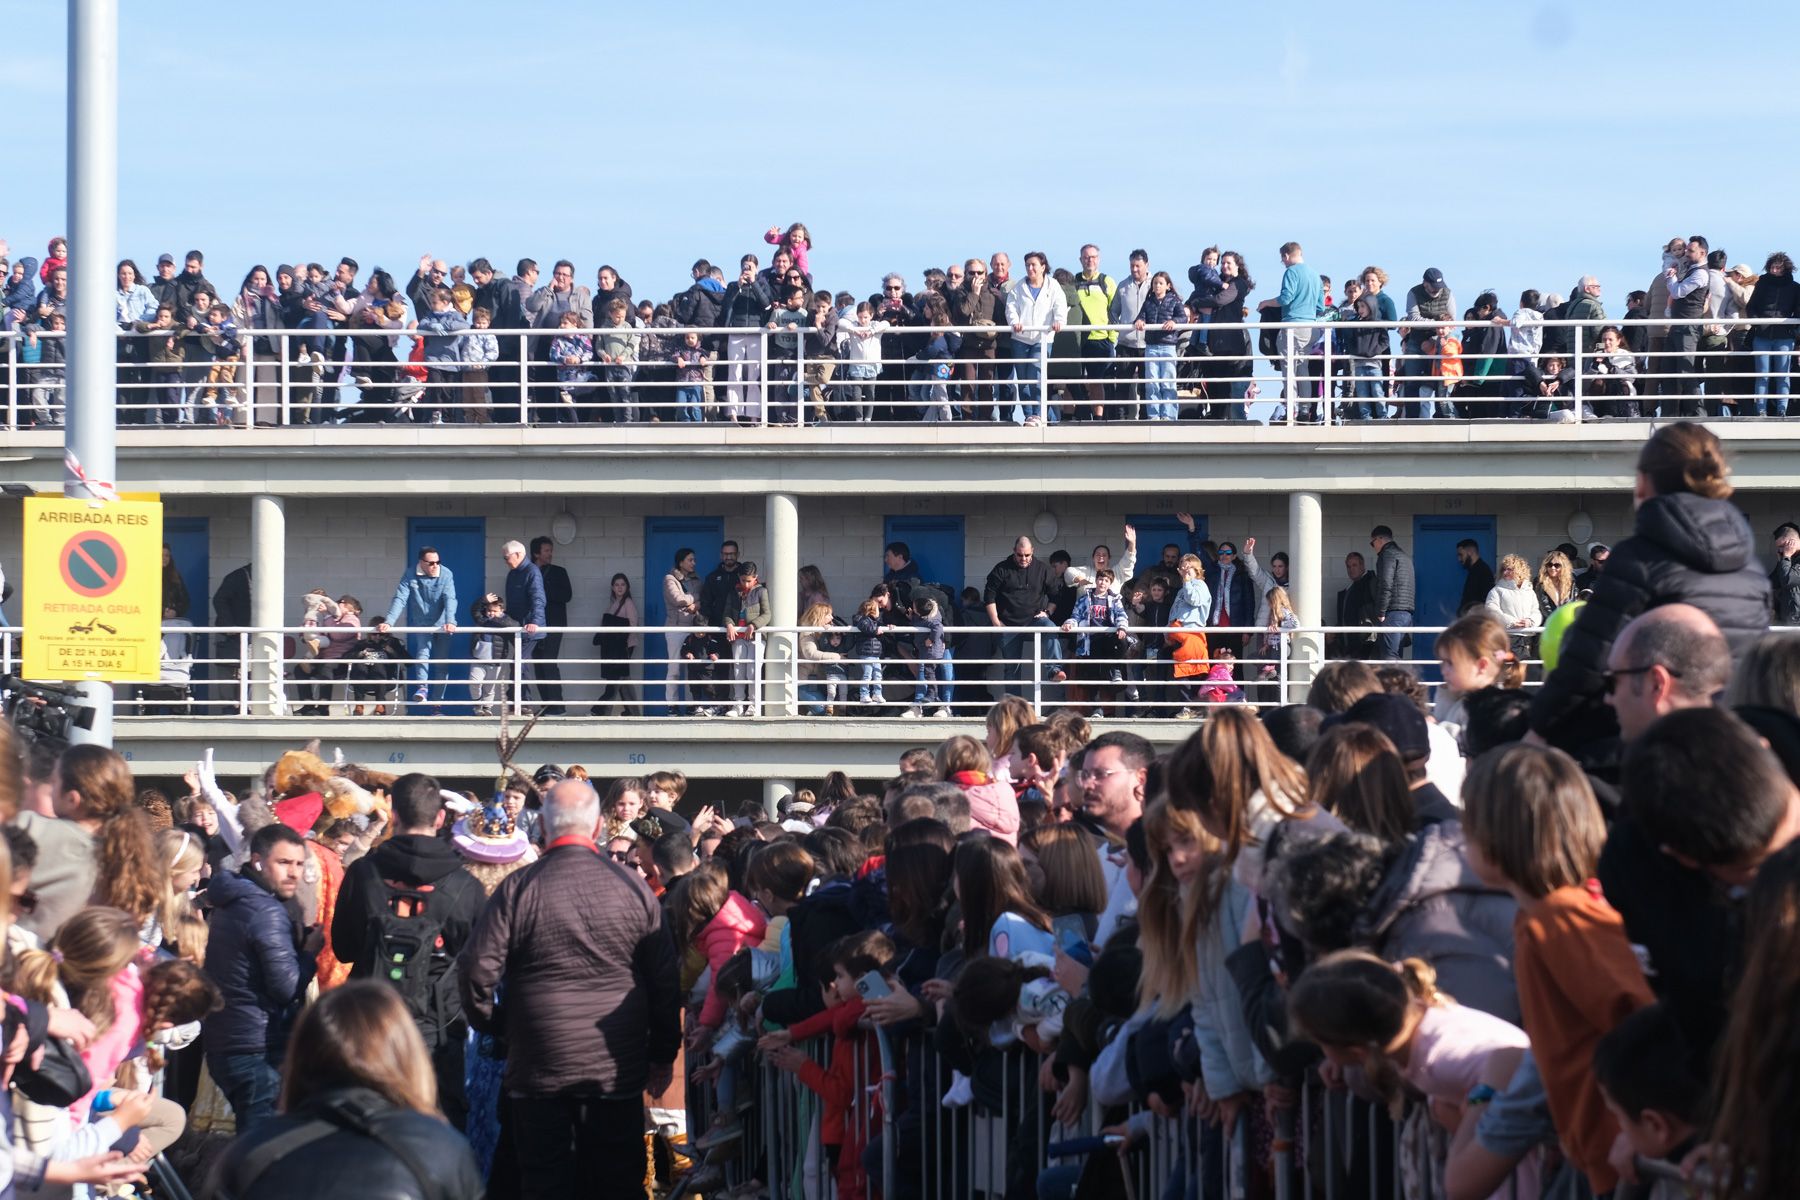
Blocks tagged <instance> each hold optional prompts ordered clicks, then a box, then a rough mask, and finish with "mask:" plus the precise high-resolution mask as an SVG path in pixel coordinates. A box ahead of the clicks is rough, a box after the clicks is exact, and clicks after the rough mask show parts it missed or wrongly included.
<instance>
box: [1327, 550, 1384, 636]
mask: <svg viewBox="0 0 1800 1200" xmlns="http://www.w3.org/2000/svg"><path fill="white" fill-rule="evenodd" d="M1344 574H1346V575H1348V576H1349V577H1350V586H1349V587H1346V588H1344V589H1343V590H1341V591H1339V592H1338V594H1337V624H1339V625H1343V626H1351V625H1361V624H1363V622H1365V621H1367V620H1369V619H1371V618H1370V612H1371V608H1370V606H1371V605H1373V604H1374V603H1375V576H1373V575H1371V574H1369V568H1368V565H1367V563H1366V561H1365V560H1364V559H1363V556H1362V552H1361V551H1358V550H1352V551H1351V552H1350V553H1348V554H1346V555H1344ZM1332 636H1333V637H1334V638H1336V639H1337V650H1336V651H1334V654H1335V655H1336V656H1337V657H1340V658H1367V657H1369V651H1370V649H1371V647H1372V644H1373V643H1372V641H1371V639H1370V637H1369V636H1367V635H1364V634H1360V633H1339V634H1333V635H1332Z"/></svg>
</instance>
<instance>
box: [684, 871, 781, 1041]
mask: <svg viewBox="0 0 1800 1200" xmlns="http://www.w3.org/2000/svg"><path fill="white" fill-rule="evenodd" d="M768 927H769V921H768V918H767V917H765V916H763V915H762V913H761V911H759V910H758V909H757V907H756V905H754V904H752V903H751V902H750V901H749V900H748V899H746V898H745V897H744V895H743V894H742V893H740V892H732V893H731V894H730V895H728V896H726V897H725V903H724V905H723V906H722V907H721V908H720V909H719V911H718V912H717V913H714V914H713V919H712V920H710V921H708V922H707V923H706V924H705V925H704V926H702V927H701V929H700V932H699V933H697V934H695V935H694V947H695V949H697V950H699V951H700V953H701V954H703V955H705V956H706V965H707V966H709V967H711V968H712V976H711V978H710V980H709V981H708V982H707V985H706V1001H705V1003H704V1004H702V1005H701V1006H700V1024H702V1025H705V1026H707V1027H708V1028H710V1029H717V1028H718V1027H719V1026H720V1025H723V1024H724V1023H725V998H724V997H723V996H721V995H719V972H720V971H722V970H724V969H725V964H726V962H727V961H728V960H729V959H730V958H731V956H732V955H733V954H736V953H737V952H738V951H739V950H743V949H745V948H746V947H750V946H756V945H759V944H761V942H762V940H763V933H764V931H766V930H767V929H768ZM680 949H682V950H686V949H687V947H685V946H683V947H680Z"/></svg>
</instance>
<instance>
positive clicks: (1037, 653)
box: [1031, 625, 1044, 712]
mask: <svg viewBox="0 0 1800 1200" xmlns="http://www.w3.org/2000/svg"><path fill="white" fill-rule="evenodd" d="M1031 707H1032V708H1034V709H1036V710H1038V711H1039V712H1042V711H1043V710H1044V628H1043V626H1041V625H1033V626H1032V627H1031Z"/></svg>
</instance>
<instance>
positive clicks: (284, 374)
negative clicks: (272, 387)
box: [276, 332, 294, 425]
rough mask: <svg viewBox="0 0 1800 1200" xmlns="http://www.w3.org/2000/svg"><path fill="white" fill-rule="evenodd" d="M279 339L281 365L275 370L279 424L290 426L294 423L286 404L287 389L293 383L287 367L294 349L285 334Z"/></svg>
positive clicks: (290, 372)
mask: <svg viewBox="0 0 1800 1200" xmlns="http://www.w3.org/2000/svg"><path fill="white" fill-rule="evenodd" d="M280 339H281V365H280V366H279V367H277V368H276V372H277V383H276V386H277V387H279V388H280V389H281V398H280V400H279V403H280V405H281V418H280V422H279V423H280V424H282V425H291V424H293V421H294V414H293V406H292V405H291V404H289V402H288V388H289V386H290V385H291V384H292V383H293V372H292V371H290V370H289V369H288V365H289V362H290V358H291V356H292V354H293V352H294V347H293V346H292V345H290V344H289V342H288V335H287V334H286V333H285V332H284V333H282V334H281V335H280Z"/></svg>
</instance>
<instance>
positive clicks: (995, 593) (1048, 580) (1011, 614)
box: [981, 534, 1056, 696]
mask: <svg viewBox="0 0 1800 1200" xmlns="http://www.w3.org/2000/svg"><path fill="white" fill-rule="evenodd" d="M1055 582H1056V581H1055V579H1054V578H1053V573H1052V572H1051V570H1050V564H1049V563H1047V562H1046V561H1044V560H1043V559H1041V558H1039V557H1037V547H1035V546H1034V545H1032V542H1031V539H1030V538H1029V537H1026V536H1025V535H1024V534H1020V535H1019V537H1018V539H1017V540H1016V541H1014V542H1013V552H1012V554H1011V555H1010V556H1008V557H1006V558H1003V559H1001V560H1000V561H999V562H997V563H995V564H994V569H993V570H991V571H989V572H988V577H987V586H986V587H984V588H983V589H982V592H981V602H982V604H983V605H985V606H986V608H987V616H988V621H989V623H991V624H993V625H996V626H998V627H1000V628H1003V629H1020V628H1025V627H1029V626H1032V625H1043V626H1050V617H1049V613H1050V589H1051V588H1052V587H1053V586H1054V584H1055ZM1031 656H1032V655H1031V639H1030V638H1029V637H1028V636H1026V635H1025V634H1022V633H1007V634H1002V635H1001V636H1000V657H1001V658H1003V659H1005V660H1006V680H1007V686H1006V691H1007V692H1008V693H1009V694H1011V695H1015V696H1017V695H1022V694H1023V689H1022V688H1021V687H1020V686H1019V684H1020V675H1021V672H1022V671H1023V669H1024V662H1025V660H1027V659H1029V658H1030V657H1031Z"/></svg>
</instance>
